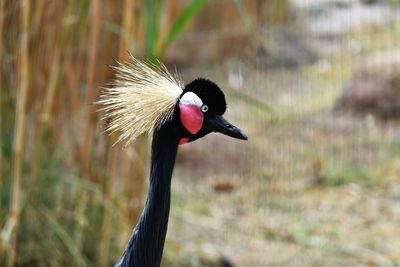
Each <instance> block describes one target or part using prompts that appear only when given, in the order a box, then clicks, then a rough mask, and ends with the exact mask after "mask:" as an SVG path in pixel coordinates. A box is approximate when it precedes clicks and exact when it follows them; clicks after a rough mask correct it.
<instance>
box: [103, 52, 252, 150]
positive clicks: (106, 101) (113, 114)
mask: <svg viewBox="0 0 400 267" xmlns="http://www.w3.org/2000/svg"><path fill="white" fill-rule="evenodd" d="M115 70H116V71H117V75H116V80H115V81H114V83H113V86H112V87H110V88H105V90H104V91H103V94H102V95H101V96H100V100H99V101H98V103H99V104H101V105H103V108H102V109H101V110H102V111H103V113H104V116H103V118H110V123H109V125H108V127H107V131H110V132H114V131H119V132H120V136H119V138H118V141H117V142H119V141H126V143H130V142H131V141H133V140H135V139H136V137H137V136H139V135H140V134H142V133H145V132H148V133H149V132H152V131H154V130H156V129H157V128H158V127H162V125H163V124H164V123H165V122H167V121H169V120H178V121H177V127H182V129H183V131H182V139H181V144H183V143H187V142H191V141H194V140H196V139H198V138H200V137H202V136H204V135H206V134H208V133H210V132H221V133H223V134H226V135H229V136H231V137H234V138H239V139H247V137H246V135H244V134H243V133H242V132H241V131H240V130H239V129H238V128H236V127H235V126H233V125H232V124H230V123H229V122H228V121H226V120H225V119H224V118H223V117H222V115H223V114H224V113H225V111H226V101H225V96H224V94H223V93H222V91H221V89H220V88H219V87H218V86H217V85H216V84H215V83H213V82H212V81H209V80H207V79H203V78H199V79H196V80H194V81H192V82H191V83H189V84H187V85H186V86H184V85H183V82H182V79H181V78H180V77H179V76H178V75H171V74H170V73H169V72H168V70H167V68H166V67H165V66H164V65H162V64H161V63H160V62H159V64H158V65H154V64H152V63H149V62H142V61H139V60H137V59H135V58H134V57H131V59H130V61H129V62H127V63H124V64H121V63H119V64H118V66H117V67H115Z"/></svg>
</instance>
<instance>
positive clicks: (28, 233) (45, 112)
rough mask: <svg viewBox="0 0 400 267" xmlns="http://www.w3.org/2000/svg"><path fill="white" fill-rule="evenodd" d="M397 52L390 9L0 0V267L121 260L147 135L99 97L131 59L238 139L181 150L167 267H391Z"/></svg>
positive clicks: (399, 235) (141, 180)
mask: <svg viewBox="0 0 400 267" xmlns="http://www.w3.org/2000/svg"><path fill="white" fill-rule="evenodd" d="M399 44H400V1H398V0H375V1H374V0H308V1H307V0H213V1H206V0H199V1H196V0H193V1H191V0H170V1H163V0H145V1H134V0H121V1H114V0H82V1H72V0H69V1H54V0H0V63H1V64H0V115H1V116H0V118H1V121H0V122H1V123H0V136H1V138H0V148H1V150H0V152H1V153H0V248H1V249H0V266H112V265H113V264H114V263H115V262H116V260H117V259H118V258H119V257H120V255H121V253H122V251H123V248H124V246H125V244H126V241H127V240H128V238H129V236H130V233H131V231H132V228H133V226H134V225H135V224H136V220H137V218H138V215H139V214H140V212H141V209H142V207H143V204H144V200H145V197H146V192H147V179H148V163H149V148H148V137H146V136H144V137H141V138H140V139H139V140H137V141H136V142H135V144H132V145H130V146H128V147H127V148H125V149H123V147H122V145H116V146H112V144H113V142H114V141H115V136H113V135H111V136H107V135H106V134H104V132H103V131H104V126H105V125H104V124H105V122H104V121H100V120H99V114H98V113H97V112H96V109H97V107H96V106H95V105H93V102H95V101H96V99H97V98H98V95H99V92H100V88H101V87H102V86H106V85H107V83H108V82H110V81H111V80H112V79H113V78H114V72H113V70H112V69H111V68H110V65H115V64H116V61H125V60H126V59H127V58H128V57H129V53H128V52H130V53H132V54H133V55H135V56H136V57H139V58H155V57H157V58H160V59H161V60H162V61H163V62H165V63H166V65H167V66H168V67H169V69H170V70H174V68H176V69H177V70H179V72H181V73H182V76H183V78H184V80H185V81H186V82H189V81H191V80H192V79H194V78H196V77H199V76H202V77H207V78H210V79H212V80H214V81H216V82H217V83H218V84H219V85H220V86H221V87H222V88H223V90H224V92H225V94H226V96H227V102H228V110H227V113H226V117H227V118H228V119H229V120H230V121H231V122H233V123H234V124H236V125H238V126H239V127H240V128H242V129H243V130H244V131H245V132H246V133H247V134H248V135H249V137H250V138H249V141H248V142H240V141H237V140H234V139H230V138H225V137H224V136H220V135H217V134H213V135H209V136H207V137H206V138H204V139H203V140H202V141H201V142H195V143H193V144H188V145H184V146H181V148H180V151H179V155H178V160H177V166H176V169H175V173H174V177H173V182H172V207H171V214H170V222H169V230H168V236H167V242H166V246H165V251H164V258H163V264H162V266H164V267H168V266H180V267H183V266H184V267H206V266H207V267H222V266H249V267H252V266H254V267H255V266H296V267H297V266H400V157H399V156H400V139H399V138H400V128H399V124H398V118H399V116H400V46H399Z"/></svg>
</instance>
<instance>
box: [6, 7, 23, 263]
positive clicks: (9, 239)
mask: <svg viewBox="0 0 400 267" xmlns="http://www.w3.org/2000/svg"><path fill="white" fill-rule="evenodd" d="M29 11H30V1H29V0H23V1H22V2H21V13H22V15H21V25H22V33H21V47H20V62H19V67H20V85H19V90H18V93H17V104H16V113H15V128H14V151H13V152H14V155H13V164H14V166H13V175H14V177H13V185H12V195H11V203H10V204H11V205H10V217H9V218H8V221H7V224H6V226H5V227H4V229H3V231H2V233H1V237H2V241H3V242H6V243H8V244H9V251H8V253H9V265H10V266H15V261H16V255H17V251H16V249H17V237H18V235H17V234H18V225H19V218H20V212H21V194H22V188H21V176H22V169H21V165H22V158H23V150H24V135H25V115H26V114H25V110H26V101H27V95H28V86H29V54H28V49H29V26H30V25H29Z"/></svg>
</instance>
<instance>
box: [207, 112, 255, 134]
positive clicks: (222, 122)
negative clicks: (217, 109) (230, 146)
mask: <svg viewBox="0 0 400 267" xmlns="http://www.w3.org/2000/svg"><path fill="white" fill-rule="evenodd" d="M208 124H209V127H210V129H211V130H212V131H213V132H219V133H222V134H225V135H228V136H230V137H233V138H237V139H241V140H247V135H246V134H244V133H243V132H242V131H241V130H240V129H239V128H237V127H236V126H234V125H232V124H231V123H230V122H228V121H227V120H226V119H225V118H224V117H222V116H221V115H217V114H215V115H214V116H212V117H211V118H209V119H208Z"/></svg>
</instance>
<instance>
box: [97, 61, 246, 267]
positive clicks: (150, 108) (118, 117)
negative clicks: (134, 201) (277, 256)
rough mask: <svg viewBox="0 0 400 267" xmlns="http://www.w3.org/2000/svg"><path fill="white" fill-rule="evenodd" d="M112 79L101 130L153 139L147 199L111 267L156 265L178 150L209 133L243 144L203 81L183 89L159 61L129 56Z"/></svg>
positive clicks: (213, 89)
mask: <svg viewBox="0 0 400 267" xmlns="http://www.w3.org/2000/svg"><path fill="white" fill-rule="evenodd" d="M112 68H113V69H114V70H115V72H116V78H115V79H114V81H113V82H111V83H110V85H109V86H107V87H105V88H103V91H102V92H101V94H100V98H99V100H98V104H100V105H101V108H100V111H101V112H102V118H103V119H105V120H107V121H108V125H107V126H106V131H107V132H109V133H113V132H117V133H118V138H117V142H125V144H126V145H128V144H129V143H131V142H133V141H134V140H135V139H136V138H137V137H138V136H139V135H141V134H145V133H148V134H150V135H152V141H151V160H150V178H149V187H148V194H147V199H146V202H145V206H144V208H143V211H142V213H141V215H140V217H139V220H138V223H137V224H136V226H135V227H134V229H133V231H132V234H131V236H130V239H129V241H128V243H127V245H126V247H125V250H124V252H123V254H122V256H121V258H120V260H119V261H118V262H117V263H116V264H115V266H116V267H133V266H134V267H158V266H160V263H161V259H162V254H163V249H164V243H165V237H166V234H167V227H168V219H169V211H170V201H171V179H172V174H173V169H174V164H175V160H176V155H177V152H178V147H179V145H183V144H187V143H190V142H193V141H195V140H197V139H199V138H201V137H204V136H206V135H207V134H209V133H212V132H219V133H222V134H224V135H227V136H230V137H233V138H236V139H241V140H247V136H246V134H244V133H243V132H242V131H241V130H240V129H239V128H237V127H236V126H234V125H232V124H231V123H230V122H228V121H227V120H226V119H225V118H224V117H223V116H222V115H223V114H224V113H225V111H226V108H227V105H226V100H225V96H224V93H223V92H222V90H221V89H220V88H219V86H218V85H217V84H216V83H214V82H212V81H210V80H208V79H205V78H197V79H195V80H193V81H192V82H190V83H188V84H185V83H184V82H183V80H182V78H181V77H180V75H179V74H178V73H177V72H176V71H175V73H174V74H171V73H170V72H169V71H168V69H167V68H166V67H165V65H163V64H162V63H161V62H159V61H156V62H155V63H154V61H145V60H139V59H137V58H135V57H134V56H132V55H131V56H130V57H129V59H128V60H127V61H126V62H123V63H121V62H117V64H116V65H115V66H114V67H112Z"/></svg>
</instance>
